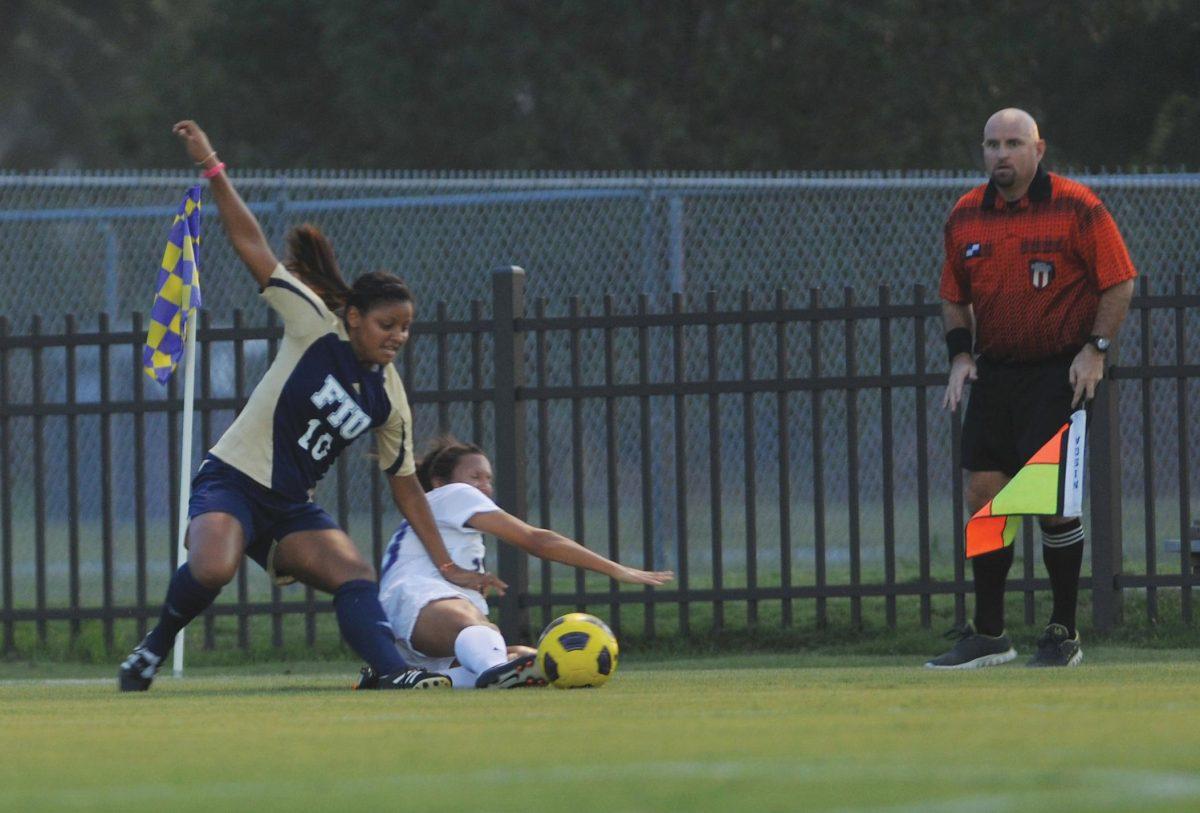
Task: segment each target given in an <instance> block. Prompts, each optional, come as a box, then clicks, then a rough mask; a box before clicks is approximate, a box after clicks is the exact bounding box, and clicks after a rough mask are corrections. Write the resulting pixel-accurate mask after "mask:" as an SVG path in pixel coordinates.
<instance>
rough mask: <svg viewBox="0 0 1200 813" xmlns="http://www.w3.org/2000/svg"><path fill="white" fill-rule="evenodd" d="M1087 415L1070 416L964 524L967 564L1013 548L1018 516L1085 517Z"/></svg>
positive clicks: (1078, 411)
mask: <svg viewBox="0 0 1200 813" xmlns="http://www.w3.org/2000/svg"><path fill="white" fill-rule="evenodd" d="M1086 429H1087V413H1086V412H1084V411H1083V410H1082V409H1080V410H1077V411H1076V412H1074V413H1073V414H1072V415H1071V420H1070V421H1068V422H1067V423H1065V424H1063V427H1062V429H1059V430H1058V431H1057V432H1056V433H1055V434H1054V437H1052V438H1050V440H1048V441H1047V442H1046V445H1045V446H1043V447H1042V448H1041V450H1040V451H1038V453H1037V454H1035V455H1034V456H1033V457H1031V458H1029V462H1028V463H1026V464H1025V465H1024V467H1022V468H1021V470H1020V471H1018V472H1017V474H1016V476H1015V477H1013V478H1012V479H1011V480H1009V481H1008V485H1006V486H1005V487H1004V488H1002V489H1000V492H999V493H998V494H996V496H995V497H993V498H992V500H991V502H989V503H988V504H987V505H985V506H984V507H983V508H980V509H979V512H978V513H976V514H975V516H973V517H971V519H970V520H969V521H968V522H967V558H968V559H970V558H972V557H974V556H979V555H981V554H984V553H991V552H992V551H996V550H1000V549H1001V548H1005V547H1008V546H1009V545H1011V544H1012V543H1013V540H1014V539H1015V538H1016V536H1017V529H1018V528H1019V527H1020V526H1021V517H1022V516H1047V517H1053V516H1063V517H1078V516H1081V515H1082V514H1083V449H1084V433H1085V431H1086Z"/></svg>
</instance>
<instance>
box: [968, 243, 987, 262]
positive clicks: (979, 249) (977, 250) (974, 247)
mask: <svg viewBox="0 0 1200 813" xmlns="http://www.w3.org/2000/svg"><path fill="white" fill-rule="evenodd" d="M982 253H983V246H982V245H981V244H979V243H971V245H969V246H967V251H966V254H965V255H964V256H965V258H966V259H968V260H969V259H971V258H972V257H978V256H979V255H980V254H982Z"/></svg>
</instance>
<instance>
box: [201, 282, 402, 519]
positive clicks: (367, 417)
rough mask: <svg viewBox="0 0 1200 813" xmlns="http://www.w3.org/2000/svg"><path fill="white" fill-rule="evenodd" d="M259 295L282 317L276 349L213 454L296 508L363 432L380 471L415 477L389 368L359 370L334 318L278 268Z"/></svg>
mask: <svg viewBox="0 0 1200 813" xmlns="http://www.w3.org/2000/svg"><path fill="white" fill-rule="evenodd" d="M261 296H262V298H263V299H265V300H266V301H267V304H269V305H270V306H271V307H272V308H274V309H275V311H276V312H277V313H278V314H279V315H280V316H281V317H282V318H283V341H282V342H281V343H280V346H279V353H278V354H277V355H276V356H275V358H274V360H273V361H272V362H271V366H270V368H269V369H268V370H267V372H266V374H265V375H264V376H263V378H262V380H261V381H260V382H258V386H257V387H255V388H254V392H253V393H252V394H251V395H250V400H249V401H248V402H247V404H246V408H245V409H243V410H242V412H241V414H240V415H238V417H237V420H235V421H234V422H233V425H232V426H230V427H229V429H227V430H226V431H225V434H223V435H222V436H221V439H220V440H218V441H217V444H216V445H215V446H213V447H212V449H211V450H210V452H211V454H212V455H214V456H215V457H217V458H219V459H221V460H223V461H225V462H226V463H228V464H229V465H231V466H233V467H234V468H236V469H238V470H240V471H242V472H244V473H245V474H247V475H249V476H250V477H252V478H254V479H255V480H256V481H258V482H259V483H262V484H263V485H264V486H266V487H267V488H270V489H273V490H275V491H277V492H279V493H280V494H283V495H284V496H287V497H290V498H291V499H294V500H297V501H306V500H308V494H309V491H310V490H311V489H312V487H313V486H314V485H316V483H317V481H318V480H320V479H321V477H323V476H324V475H325V472H326V471H328V470H329V467H330V466H331V465H333V461H334V460H335V459H336V458H337V456H338V454H339V453H341V451H342V449H344V448H345V447H346V446H348V445H349V444H350V443H351V441H353V440H354V439H355V438H357V437H358V436H359V435H361V434H362V433H363V432H364V431H366V430H367V429H374V430H375V438H376V444H377V447H378V451H379V467H380V468H381V469H383V470H384V471H386V472H387V473H388V474H394V475H395V474H398V475H407V474H412V473H413V472H414V471H416V465H415V463H414V461H413V453H412V429H411V427H412V413H411V411H410V409H409V405H408V397H407V395H405V392H404V384H403V383H402V382H401V381H400V374H399V373H397V372H396V368H395V367H393V366H392V365H390V364H387V365H383V366H382V367H380V366H379V365H371V366H364V365H363V364H362V363H361V362H360V361H359V360H358V357H357V356H355V355H354V349H353V348H352V347H351V346H350V340H349V337H348V336H347V335H346V329H345V327H344V325H343V324H342V320H341V317H339V316H338V315H337V314H335V313H333V312H332V311H330V310H329V308H327V307H325V303H324V302H322V301H321V298H320V297H319V296H317V295H316V294H315V293H313V291H312V289H310V288H309V287H308V286H307V285H305V284H304V283H303V282H301V281H300V279H299V278H297V277H296V276H295V275H293V274H292V273H290V272H289V271H288V270H287V269H286V268H284V267H283V265H282V264H281V265H277V266H276V267H275V270H274V272H272V274H271V278H270V280H269V281H268V283H267V286H266V287H265V288H263V290H262V293H261Z"/></svg>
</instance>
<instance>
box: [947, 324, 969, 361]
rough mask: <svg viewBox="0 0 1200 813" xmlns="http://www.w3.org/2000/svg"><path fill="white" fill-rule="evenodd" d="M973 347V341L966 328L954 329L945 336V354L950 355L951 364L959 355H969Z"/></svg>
mask: <svg viewBox="0 0 1200 813" xmlns="http://www.w3.org/2000/svg"><path fill="white" fill-rule="evenodd" d="M974 346H975V339H974V338H973V337H972V336H971V331H970V330H969V329H968V328H965V327H956V328H954V329H953V330H951V331H950V332H949V333H947V334H946V352H948V353H949V354H950V361H951V362H953V361H954V357H955V356H957V355H958V354H959V353H966V354H967V355H971V353H972V351H973V349H974Z"/></svg>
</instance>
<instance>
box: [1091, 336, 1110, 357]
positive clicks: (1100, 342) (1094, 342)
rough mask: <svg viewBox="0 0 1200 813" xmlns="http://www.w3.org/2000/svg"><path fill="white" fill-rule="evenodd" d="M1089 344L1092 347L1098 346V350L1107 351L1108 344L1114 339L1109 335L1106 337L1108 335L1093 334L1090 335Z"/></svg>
mask: <svg viewBox="0 0 1200 813" xmlns="http://www.w3.org/2000/svg"><path fill="white" fill-rule="evenodd" d="M1088 344H1090V345H1091V346H1092V347H1094V348H1096V350H1097V352H1100V353H1107V352H1108V346H1109V345H1110V344H1112V341H1111V340H1110V339H1108V337H1106V336H1099V335H1095V334H1093V335H1091V336H1088Z"/></svg>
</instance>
